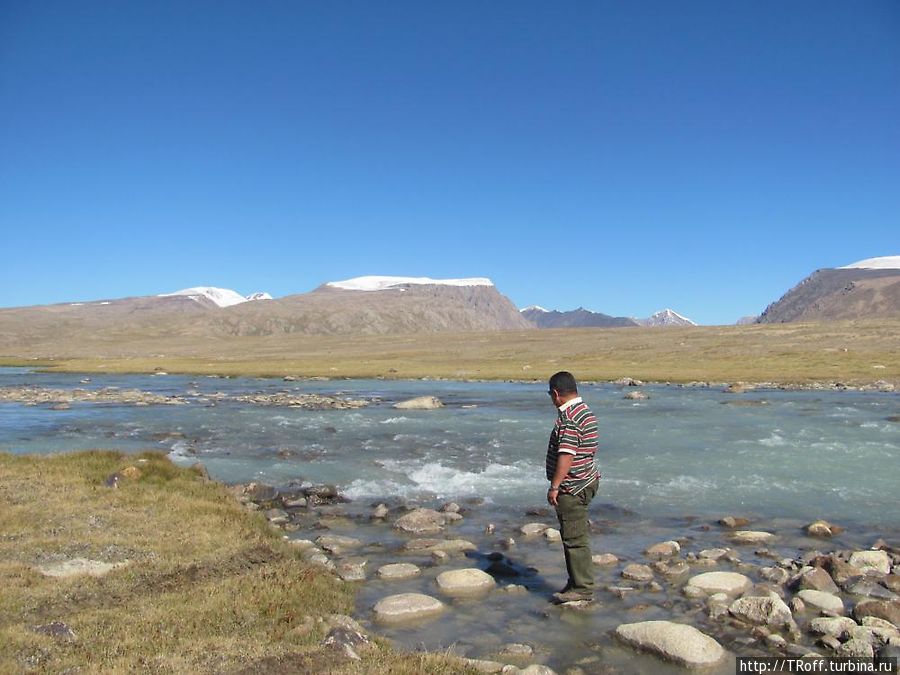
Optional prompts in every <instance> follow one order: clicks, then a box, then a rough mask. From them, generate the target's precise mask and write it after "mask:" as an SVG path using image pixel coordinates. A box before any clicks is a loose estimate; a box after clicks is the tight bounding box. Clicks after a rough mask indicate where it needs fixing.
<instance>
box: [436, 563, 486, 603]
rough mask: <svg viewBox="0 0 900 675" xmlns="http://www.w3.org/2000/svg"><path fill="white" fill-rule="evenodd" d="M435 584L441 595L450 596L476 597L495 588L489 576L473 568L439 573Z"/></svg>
mask: <svg viewBox="0 0 900 675" xmlns="http://www.w3.org/2000/svg"><path fill="white" fill-rule="evenodd" d="M435 582H436V583H437V586H438V588H439V589H440V590H441V592H442V593H445V594H446V595H451V596H460V595H478V594H481V593H485V592H487V591H490V590H491V589H493V588H494V587H495V586H496V582H495V581H494V578H493V577H492V576H491V575H490V574H487V573H486V572H483V571H482V570H480V569H477V568H474V567H469V568H466V569H461V570H447V571H446V572H441V573H440V574H438V575H437V579H435Z"/></svg>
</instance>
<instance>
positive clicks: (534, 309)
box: [519, 305, 550, 314]
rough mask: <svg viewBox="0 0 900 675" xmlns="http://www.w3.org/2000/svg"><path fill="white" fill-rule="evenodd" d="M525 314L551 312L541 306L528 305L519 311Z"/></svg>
mask: <svg viewBox="0 0 900 675" xmlns="http://www.w3.org/2000/svg"><path fill="white" fill-rule="evenodd" d="M519 311H520V312H522V314H524V313H525V312H549V311H550V310H549V309H544V308H543V307H541V306H540V305H528V307H523V308H522V309H520V310H519Z"/></svg>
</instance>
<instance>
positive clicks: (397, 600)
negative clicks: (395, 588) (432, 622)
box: [373, 593, 446, 623]
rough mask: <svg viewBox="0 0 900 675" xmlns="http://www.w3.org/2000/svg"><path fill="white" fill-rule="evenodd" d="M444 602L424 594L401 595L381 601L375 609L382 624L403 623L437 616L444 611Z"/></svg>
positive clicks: (376, 618) (391, 596)
mask: <svg viewBox="0 0 900 675" xmlns="http://www.w3.org/2000/svg"><path fill="white" fill-rule="evenodd" d="M445 607H446V605H444V603H443V602H441V601H440V600H438V599H437V598H432V597H431V596H430V595H424V594H422V593H400V594H398V595H389V596H388V597H386V598H383V599H381V600H379V601H378V602H377V603H376V604H375V607H374V608H373V610H374V612H375V620H376V621H379V622H381V623H403V622H406V621H416V620H420V619H426V618H429V617H433V616H436V615H437V614H440V613H441V612H442V611H444V608H445Z"/></svg>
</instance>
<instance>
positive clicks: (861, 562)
mask: <svg viewBox="0 0 900 675" xmlns="http://www.w3.org/2000/svg"><path fill="white" fill-rule="evenodd" d="M850 564H851V565H853V566H854V567H856V568H857V569H859V571H860V572H862V573H863V574H866V573H869V572H874V573H876V574H889V573H890V571H891V559H890V557H889V556H888V553H887V551H854V553H853V555H851V556H850Z"/></svg>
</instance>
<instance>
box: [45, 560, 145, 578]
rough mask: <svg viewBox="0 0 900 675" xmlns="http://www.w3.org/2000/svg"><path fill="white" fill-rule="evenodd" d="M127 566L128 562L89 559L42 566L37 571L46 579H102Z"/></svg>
mask: <svg viewBox="0 0 900 675" xmlns="http://www.w3.org/2000/svg"><path fill="white" fill-rule="evenodd" d="M127 564H128V561H127V560H126V561H124V562H119V563H108V562H103V561H101V560H88V559H87V558H71V559H70V560H63V561H62V562H57V563H50V564H47V565H41V566H40V567H38V568H37V570H38V572H40V573H41V574H43V575H44V576H45V577H56V578H60V579H64V578H67V577H74V576H79V575H82V574H86V575H88V576H92V577H102V576H104V575H106V574H109V573H110V572H112V571H113V570H114V569H117V568H119V567H123V566H125V565H127Z"/></svg>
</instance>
